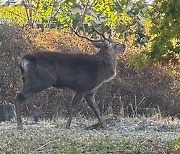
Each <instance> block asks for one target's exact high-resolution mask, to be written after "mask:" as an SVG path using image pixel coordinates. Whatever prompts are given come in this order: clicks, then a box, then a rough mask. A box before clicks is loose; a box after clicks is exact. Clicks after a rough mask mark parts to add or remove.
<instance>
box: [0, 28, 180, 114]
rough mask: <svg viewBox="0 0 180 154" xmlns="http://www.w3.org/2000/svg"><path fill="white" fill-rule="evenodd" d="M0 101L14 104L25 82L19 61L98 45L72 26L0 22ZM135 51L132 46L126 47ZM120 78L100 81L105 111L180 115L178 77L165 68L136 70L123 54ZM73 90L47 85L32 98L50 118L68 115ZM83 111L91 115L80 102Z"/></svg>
mask: <svg viewBox="0 0 180 154" xmlns="http://www.w3.org/2000/svg"><path fill="white" fill-rule="evenodd" d="M0 41H1V46H0V53H1V57H0V66H1V70H0V78H1V80H0V102H3V103H9V102H11V103H13V102H14V97H15V95H16V93H17V91H19V90H20V88H21V87H22V81H21V76H20V71H19V68H18V61H19V59H20V57H21V56H22V55H24V54H25V53H30V52H37V51H40V50H41V51H43V50H48V51H50V52H54V51H59V52H89V53H90V54H93V53H95V52H96V49H95V48H94V47H93V46H92V45H91V44H90V43H89V42H88V41H86V40H85V39H81V38H78V37H77V36H75V35H74V34H72V33H70V32H69V31H68V30H61V31H57V30H50V31H47V30H45V31H44V32H39V31H38V30H34V29H30V28H27V27H25V28H23V27H19V26H17V25H0ZM128 49H129V50H131V48H130V47H128ZM117 71H118V74H117V77H116V78H115V79H114V80H112V81H111V82H110V83H106V84H104V85H102V86H101V87H100V89H99V91H98V94H97V96H96V98H97V101H98V103H99V106H100V109H101V111H102V112H105V113H106V114H115V115H120V113H121V112H122V109H124V111H125V113H127V112H129V113H132V112H133V111H134V110H135V109H136V108H142V107H143V108H145V107H148V108H149V107H155V108H159V109H160V110H161V111H162V112H163V113H164V115H173V116H180V115H179V113H180V104H179V101H178V100H180V96H179V87H180V81H179V78H178V75H176V76H171V75H169V74H168V72H167V71H166V70H164V69H161V68H159V67H157V66H156V67H155V66H151V67H144V68H143V69H141V70H137V69H135V68H134V67H132V66H129V65H128V64H127V60H126V58H123V57H119V59H118V67H117ZM72 95H73V92H72V91H69V90H68V89H66V90H62V89H55V88H49V89H46V90H45V91H43V92H41V93H39V94H36V95H35V96H33V97H31V98H29V99H28V101H32V102H34V103H35V104H36V105H37V106H38V107H39V108H42V109H43V110H44V112H45V113H46V114H47V117H53V116H56V115H66V114H67V113H68V109H69V105H70V101H71V99H72ZM79 111H81V113H83V114H84V115H87V116H89V115H93V114H92V111H91V110H90V109H89V108H88V107H87V104H86V103H85V102H84V103H82V104H81V105H80V106H79Z"/></svg>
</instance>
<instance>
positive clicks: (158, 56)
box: [149, 0, 180, 62]
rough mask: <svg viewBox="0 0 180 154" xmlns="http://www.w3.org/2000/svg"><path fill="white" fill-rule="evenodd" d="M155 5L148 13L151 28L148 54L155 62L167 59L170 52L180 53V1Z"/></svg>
mask: <svg viewBox="0 0 180 154" xmlns="http://www.w3.org/2000/svg"><path fill="white" fill-rule="evenodd" d="M156 4H157V5H155V6H154V8H153V9H152V10H151V11H150V14H153V15H152V25H153V26H152V28H151V35H150V36H151V39H150V40H151V51H150V53H149V56H150V58H151V59H152V60H153V61H155V62H156V61H159V60H164V59H167V58H168V53H170V52H174V53H178V54H179V53H180V50H179V48H180V26H179V25H180V19H179V15H180V1H178V0H168V1H167V0H164V1H163V2H162V3H160V2H158V1H157V3H156ZM154 12H156V13H154ZM172 58H174V57H172Z"/></svg>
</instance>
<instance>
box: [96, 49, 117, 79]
mask: <svg viewBox="0 0 180 154" xmlns="http://www.w3.org/2000/svg"><path fill="white" fill-rule="evenodd" d="M97 58H98V62H99V67H100V80H104V82H108V81H110V80H111V79H113V78H114V77H115V75H116V64H117V62H116V54H114V53H109V52H105V51H103V52H99V53H98V54H97Z"/></svg>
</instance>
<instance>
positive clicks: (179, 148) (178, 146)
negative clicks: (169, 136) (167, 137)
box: [173, 138, 180, 151]
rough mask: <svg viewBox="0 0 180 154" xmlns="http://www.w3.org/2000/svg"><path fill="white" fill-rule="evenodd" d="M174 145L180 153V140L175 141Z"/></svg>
mask: <svg viewBox="0 0 180 154" xmlns="http://www.w3.org/2000/svg"><path fill="white" fill-rule="evenodd" d="M173 145H174V148H175V150H176V151H180V138H177V139H175V140H174V141H173Z"/></svg>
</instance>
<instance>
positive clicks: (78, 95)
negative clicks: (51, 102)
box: [66, 92, 84, 129]
mask: <svg viewBox="0 0 180 154" xmlns="http://www.w3.org/2000/svg"><path fill="white" fill-rule="evenodd" d="M83 97H84V93H83V92H76V93H75V95H74V97H73V99H72V103H71V107H70V110H69V119H68V121H67V124H66V128H68V129H69V128H70V125H71V121H72V118H73V116H74V114H75V113H76V111H77V105H78V104H79V103H80V102H81V100H82V98H83Z"/></svg>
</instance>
